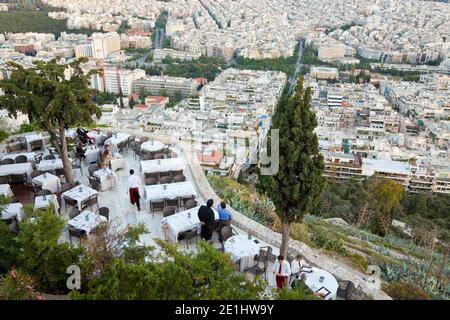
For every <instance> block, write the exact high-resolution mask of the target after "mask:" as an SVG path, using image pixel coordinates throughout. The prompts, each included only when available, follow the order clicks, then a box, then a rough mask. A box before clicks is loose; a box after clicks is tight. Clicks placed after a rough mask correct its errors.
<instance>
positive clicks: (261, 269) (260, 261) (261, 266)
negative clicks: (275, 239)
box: [244, 251, 269, 279]
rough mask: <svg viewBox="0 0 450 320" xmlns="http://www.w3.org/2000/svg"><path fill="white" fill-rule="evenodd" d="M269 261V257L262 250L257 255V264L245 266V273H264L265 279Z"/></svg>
mask: <svg viewBox="0 0 450 320" xmlns="http://www.w3.org/2000/svg"><path fill="white" fill-rule="evenodd" d="M268 264H269V261H268V259H267V255H266V253H265V252H264V251H260V253H259V254H258V255H257V256H256V264H255V265H253V266H251V267H248V268H245V269H244V273H251V274H253V275H262V274H264V279H267V277H266V271H267V267H268Z"/></svg>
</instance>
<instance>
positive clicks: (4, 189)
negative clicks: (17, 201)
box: [0, 184, 14, 197]
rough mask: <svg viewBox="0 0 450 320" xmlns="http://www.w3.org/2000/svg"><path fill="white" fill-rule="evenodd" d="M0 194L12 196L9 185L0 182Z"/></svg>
mask: <svg viewBox="0 0 450 320" xmlns="http://www.w3.org/2000/svg"><path fill="white" fill-rule="evenodd" d="M0 195H2V196H5V197H14V194H13V192H12V190H11V186H10V185H9V184H0Z"/></svg>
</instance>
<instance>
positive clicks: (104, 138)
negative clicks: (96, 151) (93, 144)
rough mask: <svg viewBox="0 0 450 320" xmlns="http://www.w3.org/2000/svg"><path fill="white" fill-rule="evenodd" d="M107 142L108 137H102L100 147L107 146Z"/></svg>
mask: <svg viewBox="0 0 450 320" xmlns="http://www.w3.org/2000/svg"><path fill="white" fill-rule="evenodd" d="M106 140H108V137H106V136H101V137H100V141H99V142H98V145H99V146H103V145H105V141H106Z"/></svg>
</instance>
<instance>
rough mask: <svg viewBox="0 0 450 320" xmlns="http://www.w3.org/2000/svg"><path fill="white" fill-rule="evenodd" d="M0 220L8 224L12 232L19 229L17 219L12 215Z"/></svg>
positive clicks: (17, 231)
mask: <svg viewBox="0 0 450 320" xmlns="http://www.w3.org/2000/svg"><path fill="white" fill-rule="evenodd" d="M1 221H3V222H4V223H6V225H7V226H8V228H9V230H10V231H11V232H14V233H15V234H18V233H19V231H20V229H19V221H17V217H16V216H13V217H11V218H8V219H2V220H1Z"/></svg>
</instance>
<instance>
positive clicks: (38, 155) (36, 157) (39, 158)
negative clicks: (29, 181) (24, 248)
mask: <svg viewBox="0 0 450 320" xmlns="http://www.w3.org/2000/svg"><path fill="white" fill-rule="evenodd" d="M43 155H44V154H43V153H38V154H36V155H35V156H34V162H35V163H39V162H41V160H42V156H43Z"/></svg>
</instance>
